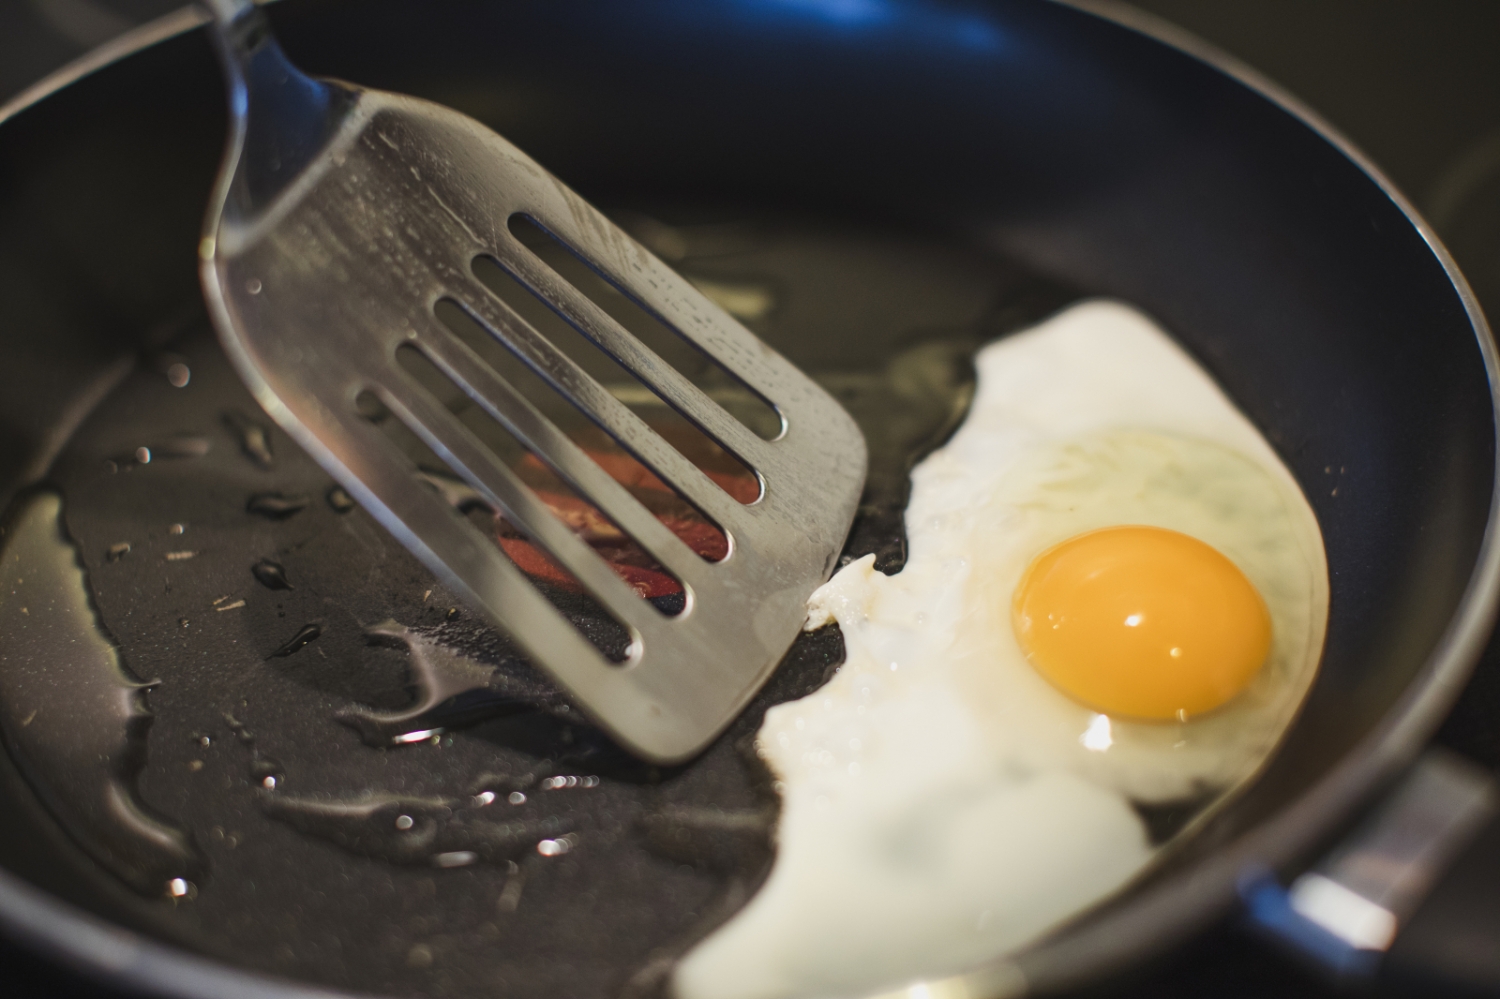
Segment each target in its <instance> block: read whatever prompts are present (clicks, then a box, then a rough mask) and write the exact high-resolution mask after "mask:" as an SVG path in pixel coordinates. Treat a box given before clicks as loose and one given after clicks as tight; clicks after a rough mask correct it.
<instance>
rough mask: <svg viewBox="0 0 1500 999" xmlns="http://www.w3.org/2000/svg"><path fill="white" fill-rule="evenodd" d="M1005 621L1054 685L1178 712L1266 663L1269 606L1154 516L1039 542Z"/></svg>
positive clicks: (1086, 696) (1097, 701)
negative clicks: (1142, 523) (1151, 521)
mask: <svg viewBox="0 0 1500 999" xmlns="http://www.w3.org/2000/svg"><path fill="white" fill-rule="evenodd" d="M1011 621H1012V624H1013V625H1014V627H1015V631H1016V637H1017V638H1018V639H1020V642H1021V647H1022V649H1024V650H1025V652H1026V657H1027V658H1028V659H1029V660H1030V661H1031V663H1032V665H1033V666H1035V667H1036V669H1037V671H1038V672H1040V673H1041V674H1042V675H1043V676H1045V677H1046V678H1047V679H1048V680H1050V681H1051V682H1052V683H1053V684H1054V685H1055V686H1057V687H1059V688H1060V689H1062V690H1063V691H1064V692H1065V693H1067V694H1069V695H1070V696H1072V697H1073V698H1074V699H1076V700H1078V701H1081V702H1083V703H1084V704H1086V705H1088V706H1090V707H1092V708H1094V709H1095V710H1097V711H1101V712H1103V713H1105V714H1119V715H1126V716H1130V717H1133V718H1141V719H1150V720H1161V721H1166V720H1170V719H1175V720H1179V721H1181V720H1186V719H1187V718H1188V717H1189V716H1190V715H1196V714H1199V713H1201V712H1204V711H1211V710H1213V709H1214V708H1216V707H1218V706H1219V705H1221V704H1223V703H1224V702H1225V701H1228V700H1229V699H1230V698H1232V697H1234V696H1235V695H1236V694H1238V693H1239V692H1240V691H1241V690H1243V689H1244V687H1245V685H1246V684H1247V683H1249V682H1250V679H1251V678H1252V677H1253V676H1255V674H1256V672H1257V671H1258V670H1259V669H1260V667H1261V665H1262V664H1263V663H1264V662H1265V659H1266V653H1267V652H1269V651H1270V648H1271V616H1270V614H1269V613H1268V612H1267V610H1266V605H1265V601H1263V600H1262V599H1261V596H1260V594H1259V593H1258V592H1256V589H1255V587H1254V585H1252V584H1251V582H1250V580H1248V579H1246V578H1245V574H1244V573H1243V572H1241V571H1240V570H1239V567H1238V566H1236V565H1235V564H1234V563H1233V562H1231V561H1230V560H1229V559H1228V558H1226V557H1224V555H1222V554H1221V553H1220V552H1219V551H1218V550H1217V549H1215V548H1212V547H1210V546H1209V545H1206V544H1204V543H1203V542H1201V541H1199V540H1198V539H1196V538H1190V537H1188V536H1187V535H1186V534H1179V533H1178V532H1176V531H1168V530H1163V529H1162V528H1159V527H1136V526H1128V527H1108V528H1104V529H1102V530H1097V531H1089V532H1088V533H1086V534H1080V535H1077V536H1076V537H1072V538H1069V539H1068V540H1067V541H1064V542H1062V543H1061V544H1059V545H1055V546H1054V547H1052V548H1049V549H1048V550H1046V551H1044V552H1042V554H1040V555H1038V556H1037V557H1036V559H1035V560H1034V561H1033V562H1032V563H1031V565H1030V567H1029V568H1027V570H1026V573H1025V575H1024V576H1022V577H1021V583H1020V585H1019V586H1017V587H1016V593H1015V599H1014V601H1013V603H1012V606H1011Z"/></svg>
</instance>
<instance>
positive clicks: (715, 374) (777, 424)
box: [507, 213, 785, 441]
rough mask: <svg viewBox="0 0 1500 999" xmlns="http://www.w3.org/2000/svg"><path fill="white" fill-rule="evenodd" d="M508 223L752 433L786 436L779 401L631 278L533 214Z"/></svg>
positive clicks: (535, 250) (519, 215) (564, 276)
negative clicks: (664, 312) (646, 298)
mask: <svg viewBox="0 0 1500 999" xmlns="http://www.w3.org/2000/svg"><path fill="white" fill-rule="evenodd" d="M507 225H508V227H509V229H510V232H511V235H513V236H515V237H516V239H517V240H518V241H519V242H520V243H521V245H522V246H524V247H526V249H528V250H530V251H531V253H532V254H534V255H535V256H536V257H537V258H538V259H540V260H541V261H542V262H543V263H544V264H546V265H547V266H548V267H550V268H551V269H552V270H553V271H554V272H556V274H557V275H558V276H559V277H561V278H562V279H563V280H564V281H566V282H568V284H570V285H572V286H573V287H574V288H575V289H577V290H578V292H579V293H581V294H582V295H584V296H585V297H586V298H588V299H589V300H590V301H592V302H593V303H594V304H595V305H597V306H599V307H600V308H601V309H603V310H604V311H605V312H606V313H608V314H609V315H610V316H611V317H612V318H613V319H614V320H615V321H616V322H617V323H619V324H620V325H621V326H622V327H624V328H625V330H626V331H627V332H628V333H630V334H631V335H632V336H634V337H635V338H636V339H637V340H639V341H640V342H641V343H642V344H644V345H645V346H646V347H647V348H648V349H649V350H650V351H651V352H652V353H654V354H655V355H656V356H657V357H659V358H661V359H662V360H663V361H665V362H666V363H667V364H669V365H671V367H673V368H674V369H676V371H677V372H678V373H679V374H681V375H682V376H683V377H685V378H686V379H687V380H688V381H689V382H691V383H692V384H693V385H695V386H697V387H698V388H699V389H700V390H701V391H702V392H703V393H704V394H705V395H707V396H708V397H709V398H710V399H712V400H714V402H716V403H717V404H718V405H719V406H720V407H721V408H723V409H724V410H725V411H726V412H727V413H729V415H731V416H733V417H734V418H735V419H736V420H738V421H739V422H740V423H741V424H743V425H744V426H745V428H746V429H748V430H749V431H750V432H751V433H753V434H755V435H756V436H757V437H759V438H761V439H762V440H768V441H769V440H775V439H776V438H777V437H780V436H781V434H782V433H783V432H784V430H785V421H784V418H783V416H782V414H781V413H780V412H779V411H778V410H777V408H776V406H775V404H774V403H772V402H771V401H770V400H768V399H766V398H764V397H763V396H762V395H761V394H760V393H758V392H756V391H755V389H753V388H752V387H750V386H749V385H747V384H746V383H745V382H744V380H743V379H741V378H739V377H738V376H736V375H735V374H734V373H733V372H732V371H730V370H729V369H728V368H726V367H724V366H723V365H722V364H720V363H719V362H718V361H716V360H715V359H714V358H713V357H712V356H710V355H709V354H708V353H707V352H706V351H704V350H703V349H702V348H701V347H700V346H699V345H698V344H696V343H694V342H693V341H692V340H691V339H690V338H688V337H686V336H684V335H683V334H682V332H681V331H680V330H679V329H678V328H677V327H676V326H675V325H674V324H673V323H672V321H671V320H670V318H667V317H663V316H660V315H657V314H656V313H655V312H653V311H652V310H651V309H650V308H649V307H648V306H647V305H645V304H644V303H643V302H642V301H641V300H640V299H639V298H638V297H637V296H636V295H634V294H632V292H631V290H630V285H629V282H623V281H620V280H619V279H618V278H616V277H615V276H613V275H611V274H610V273H609V271H608V269H607V268H605V267H601V266H600V265H599V264H598V263H597V262H596V261H594V260H591V259H590V257H589V254H587V253H585V252H582V251H581V250H580V249H579V248H577V247H574V246H571V245H570V244H569V243H568V242H567V241H566V240H564V239H561V238H559V237H558V236H557V235H556V234H555V233H553V232H551V231H549V230H548V229H547V228H546V227H545V226H543V225H541V224H540V223H539V222H537V221H536V220H535V219H533V218H531V217H530V216H528V215H525V214H522V213H517V214H515V215H512V216H511V217H510V219H509V221H508V223H507Z"/></svg>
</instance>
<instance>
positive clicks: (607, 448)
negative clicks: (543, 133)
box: [433, 299, 760, 561]
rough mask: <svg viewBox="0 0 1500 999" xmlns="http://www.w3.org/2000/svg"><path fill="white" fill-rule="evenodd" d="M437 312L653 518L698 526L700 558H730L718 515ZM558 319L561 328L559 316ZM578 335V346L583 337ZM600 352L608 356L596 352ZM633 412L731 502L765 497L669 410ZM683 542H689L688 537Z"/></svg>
mask: <svg viewBox="0 0 1500 999" xmlns="http://www.w3.org/2000/svg"><path fill="white" fill-rule="evenodd" d="M532 301H533V302H535V299H532ZM433 311H434V313H435V314H436V315H437V317H438V319H439V320H441V321H442V323H443V325H444V326H446V327H447V328H448V329H449V330H450V331H451V332H452V333H453V334H454V335H455V336H456V337H458V339H459V340H460V341H462V342H463V343H464V344H465V345H466V346H468V347H469V348H470V349H471V350H472V351H473V352H474V353H475V354H476V355H478V357H479V358H480V360H481V361H483V362H484V363H485V364H486V365H487V367H488V368H489V369H490V370H491V371H493V372H494V373H495V374H496V375H497V376H499V377H500V378H501V379H502V380H503V381H504V382H506V384H507V385H509V386H510V387H511V388H513V389H514V390H515V391H516V392H518V393H520V395H521V396H523V397H524V398H525V399H526V400H527V401H528V402H529V403H531V404H532V405H533V406H535V407H536V408H537V410H539V411H540V412H541V413H542V414H543V415H545V416H546V417H547V418H548V419H549V420H551V421H552V423H553V424H554V425H555V426H556V427H558V428H559V429H560V430H561V431H562V432H563V433H564V434H566V435H567V436H568V437H569V438H570V439H571V440H573V441H574V442H575V443H577V444H578V445H579V446H580V447H581V448H583V450H584V453H586V454H587V455H588V457H589V458H590V459H592V460H593V462H594V463H595V464H596V465H598V466H599V467H600V468H601V469H603V470H604V471H605V472H606V473H607V474H608V475H609V476H610V477H611V478H612V479H614V480H615V481H616V482H619V483H620V484H621V485H623V486H624V487H625V488H626V489H628V490H630V491H631V492H632V493H634V494H635V495H636V498H637V499H639V500H642V501H645V502H646V506H647V508H648V509H650V510H651V512H652V514H653V515H654V516H656V517H657V518H658V519H659V520H661V521H662V522H663V523H666V524H668V526H669V527H671V526H674V524H673V522H676V524H677V526H686V525H688V524H692V525H693V526H692V529H691V532H690V534H691V537H692V538H693V539H694V540H693V541H691V542H689V545H690V547H692V549H693V550H694V551H695V552H697V554H698V555H699V556H700V557H701V558H703V559H705V560H707V561H719V560H721V559H723V558H724V557H725V556H726V555H727V554H728V553H729V551H730V549H731V542H730V540H729V538H728V536H727V534H726V533H725V531H724V530H723V529H722V528H721V527H720V526H719V524H718V523H717V522H716V520H715V518H714V517H713V516H712V515H710V514H709V513H707V512H706V511H704V510H702V509H701V507H699V506H698V505H697V504H695V503H693V502H692V501H691V500H690V499H689V498H688V497H687V496H686V495H684V494H683V492H682V490H680V489H678V488H676V487H675V486H674V485H672V484H671V481H670V479H668V478H667V477H665V476H658V475H656V474H655V473H654V472H653V471H652V470H651V469H650V468H648V467H647V466H646V465H644V464H642V463H641V462H640V461H639V460H638V459H637V458H636V457H635V456H634V455H632V454H631V453H630V452H629V451H627V450H626V449H625V448H623V447H621V446H620V444H619V442H617V441H616V440H615V439H614V438H613V437H611V436H610V435H609V434H608V433H606V432H605V431H604V430H602V429H600V427H599V426H598V425H596V424H595V423H594V422H593V420H592V419H591V418H590V417H591V414H586V413H584V412H583V411H582V410H581V409H580V408H579V407H578V405H577V404H576V402H575V401H574V400H572V399H569V398H568V397H566V396H564V395H562V394H561V393H559V392H557V391H556V390H555V389H554V388H553V387H552V386H551V385H549V384H548V383H547V382H546V381H544V380H543V379H542V378H541V377H540V376H538V375H537V374H536V373H535V372H534V371H533V370H532V369H531V367H530V366H529V365H527V364H526V363H525V362H524V361H522V360H521V359H520V358H519V357H518V356H516V355H515V354H514V353H513V352H512V351H511V350H510V349H509V347H508V345H507V344H505V342H504V341H502V340H501V339H499V338H497V337H495V336H494V335H492V334H491V333H490V331H489V330H488V329H487V328H486V327H485V326H483V325H481V324H480V323H479V322H477V321H476V320H475V319H474V318H473V317H472V316H471V315H469V313H468V312H467V311H466V310H464V309H463V308H462V307H460V306H459V305H458V304H457V303H455V302H452V301H450V300H447V299H444V300H441V301H439V302H438V303H437V304H436V305H435V306H434V309H433ZM552 319H553V321H554V322H560V320H557V319H556V317H555V316H554V317H552ZM574 336H575V339H579V338H577V337H576V334H574ZM594 353H595V354H596V355H597V356H599V357H601V358H602V357H603V355H600V354H598V352H597V351H595V352H594ZM605 360H608V359H607V358H605ZM450 384H451V383H450ZM632 411H633V412H636V413H637V415H639V416H640V417H641V419H642V420H643V421H644V422H645V423H646V424H647V426H648V427H650V428H651V430H653V431H655V432H656V434H657V435H659V436H660V437H662V439H664V440H665V441H666V442H667V443H668V444H669V445H671V446H672V447H673V448H674V449H675V450H676V451H677V452H678V453H679V454H681V455H682V456H683V457H684V458H686V459H687V460H688V461H691V462H692V463H693V464H694V465H696V466H697V467H698V468H699V469H700V470H702V471H703V473H704V474H705V475H706V476H707V477H708V478H709V479H710V480H711V481H712V482H713V483H714V484H715V485H717V486H718V487H719V489H721V490H723V491H724V492H725V493H727V494H728V495H729V496H730V497H731V498H733V499H735V500H737V501H739V502H741V503H744V502H750V501H752V500H753V499H754V498H755V497H757V496H758V495H759V493H760V480H759V479H758V478H757V477H755V476H754V475H753V473H751V472H750V471H749V469H747V468H745V466H744V465H743V464H742V463H740V462H738V461H736V460H734V458H733V457H732V456H731V455H729V454H728V453H727V452H725V451H724V450H723V449H722V448H720V447H718V445H716V444H714V443H713V441H711V440H709V439H708V438H707V437H706V436H704V435H703V434H701V433H697V432H695V431H693V430H692V428H691V426H690V425H687V427H686V429H684V425H685V422H686V421H683V420H681V418H680V417H678V418H677V422H676V423H675V424H674V423H671V422H659V420H660V419H661V417H662V416H663V414H670V413H671V410H669V409H667V408H666V407H665V406H659V405H658V406H652V407H648V408H646V409H645V410H644V411H642V410H639V409H634V408H632ZM672 415H675V414H672ZM554 471H556V472H558V473H559V474H560V476H561V477H562V478H564V479H571V478H572V477H571V476H570V475H569V474H568V470H567V469H562V468H556V467H555V466H554ZM679 536H682V534H681V532H679Z"/></svg>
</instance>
